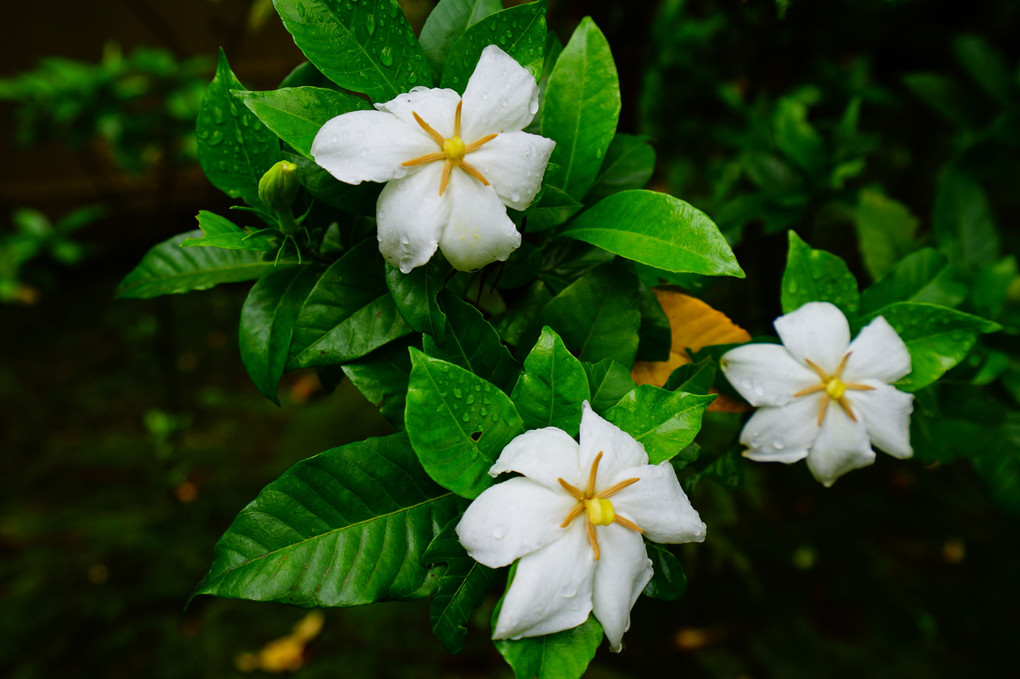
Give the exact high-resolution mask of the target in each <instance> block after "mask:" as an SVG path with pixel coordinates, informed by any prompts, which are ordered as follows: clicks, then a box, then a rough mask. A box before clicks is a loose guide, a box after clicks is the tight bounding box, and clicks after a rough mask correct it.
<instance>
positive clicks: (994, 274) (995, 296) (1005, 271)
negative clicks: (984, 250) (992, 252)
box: [970, 255, 1018, 319]
mask: <svg viewBox="0 0 1020 679" xmlns="http://www.w3.org/2000/svg"><path fill="white" fill-rule="evenodd" d="M1017 275H1018V273H1017V261H1016V257H1014V256H1013V255H1010V256H1008V257H1003V258H1002V259H1000V260H998V261H996V262H993V263H991V264H989V265H987V266H983V267H981V268H980V269H978V270H977V271H976V272H975V274H974V278H973V279H972V280H971V288H970V302H971V304H972V305H973V308H974V311H975V313H978V314H981V315H983V316H986V317H987V318H995V319H997V318H999V317H1000V316H1001V315H1002V314H1003V312H1004V311H1005V310H1006V309H1007V308H1008V307H1009V306H1010V304H1011V301H1012V300H1013V299H1014V298H1015V297H1016V294H1015V293H1014V292H1013V291H1014V290H1015V289H1016V288H1015V286H1016V285H1018V283H1017Z"/></svg>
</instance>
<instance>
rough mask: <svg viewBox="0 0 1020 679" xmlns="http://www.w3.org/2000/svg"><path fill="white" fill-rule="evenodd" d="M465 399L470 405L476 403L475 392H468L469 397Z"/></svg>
mask: <svg viewBox="0 0 1020 679" xmlns="http://www.w3.org/2000/svg"><path fill="white" fill-rule="evenodd" d="M464 401H465V403H467V404H468V405H471V404H472V403H474V402H475V396H474V394H468V396H467V398H466V399H465V400H464ZM483 415H484V413H483Z"/></svg>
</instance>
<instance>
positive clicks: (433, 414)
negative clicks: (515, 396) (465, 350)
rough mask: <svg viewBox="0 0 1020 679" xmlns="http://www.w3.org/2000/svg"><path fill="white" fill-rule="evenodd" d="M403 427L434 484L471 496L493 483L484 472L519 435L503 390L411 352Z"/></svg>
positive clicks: (520, 428)
mask: <svg viewBox="0 0 1020 679" xmlns="http://www.w3.org/2000/svg"><path fill="white" fill-rule="evenodd" d="M410 351H411V379H410V383H409V384H408V387H407V410H406V411H405V414H404V424H405V426H406V428H407V434H408V436H409V437H410V438H411V445H412V446H414V450H415V452H416V453H417V454H418V459H419V460H421V463H422V465H423V466H424V467H425V470H426V471H427V472H428V474H429V476H431V477H432V478H433V479H434V480H435V481H436V483H438V484H439V485H441V486H443V487H444V488H449V489H450V490H452V491H453V492H455V493H457V494H458V495H462V496H464V497H467V498H475V497H478V495H479V494H480V493H481V492H482V491H483V490H485V489H486V488H488V487H489V486H490V485H492V479H491V478H490V477H489V474H488V471H489V468H490V467H491V466H492V464H493V463H494V462H495V461H496V458H497V457H499V454H500V452H502V450H503V448H504V447H505V446H506V444H508V443H509V442H510V440H511V439H513V438H514V437H515V436H517V435H518V434H520V433H521V432H522V431H523V423H522V421H521V416H520V415H518V414H517V410H516V409H515V408H514V404H513V402H512V401H511V400H510V398H509V397H508V396H507V395H506V394H504V393H503V392H502V391H500V390H499V389H497V388H496V387H495V386H493V385H492V384H490V383H489V382H486V381H485V380H483V379H482V378H480V377H478V376H477V375H475V374H474V373H470V372H468V371H467V370H464V369H463V368H461V367H460V366H457V365H454V364H453V363H448V362H447V361H443V360H440V359H437V358H431V357H429V356H426V355H425V354H423V353H421V352H420V351H418V350H416V349H411V350H410Z"/></svg>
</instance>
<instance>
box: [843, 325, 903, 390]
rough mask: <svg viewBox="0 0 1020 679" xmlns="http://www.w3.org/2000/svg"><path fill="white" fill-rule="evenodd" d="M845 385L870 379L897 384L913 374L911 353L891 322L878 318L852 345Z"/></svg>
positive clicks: (859, 334) (845, 374) (862, 331)
mask: <svg viewBox="0 0 1020 679" xmlns="http://www.w3.org/2000/svg"><path fill="white" fill-rule="evenodd" d="M849 351H850V358H848V359H847V362H846V369H845V370H844V371H843V381H844V382H859V381H862V380H866V379H868V378H874V379H878V380H882V381H883V382H895V381H896V380H898V379H900V378H901V377H903V376H904V375H906V374H907V373H909V372H910V352H909V351H907V345H906V344H904V343H903V340H902V339H900V336H899V335H898V334H896V331H895V330H893V328H892V326H891V325H889V322H888V321H887V320H885V319H884V318H883V317H881V316H879V317H878V318H876V319H875V320H873V321H872V322H871V323H868V324H867V325H866V326H864V329H862V330H861V331H860V332H859V333H858V334H857V337H856V338H854V341H853V342H851V343H850V349H849Z"/></svg>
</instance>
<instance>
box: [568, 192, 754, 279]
mask: <svg viewBox="0 0 1020 679" xmlns="http://www.w3.org/2000/svg"><path fill="white" fill-rule="evenodd" d="M563 235H564V236H569V237H571V238H576V239H577V240H582V241H584V242H586V243H591V244H592V245H597V246H599V247H600V248H602V249H604V250H608V251H609V252H613V253H615V254H618V255H622V256H623V257H626V258H627V259H632V260H634V261H636V262H641V263H642V264H648V265H649V266H654V267H656V268H658V269H665V270H666V271H674V272H689V273H699V274H704V275H709V276H737V277H738V278H743V277H744V272H743V271H742V270H741V268H740V266H739V265H738V264H737V260H736V258H735V257H734V256H733V251H732V250H731V249H730V246H729V243H727V242H726V238H725V237H724V236H723V235H722V233H720V232H719V227H717V226H716V225H715V223H714V222H713V221H712V220H711V219H709V218H708V216H707V215H706V214H705V213H704V212H702V211H701V210H698V209H697V208H695V207H693V206H691V205H689V204H687V203H685V202H684V201H682V200H680V199H678V198H674V197H673V196H670V195H668V194H665V193H659V192H658V191H644V190H642V191H622V192H620V193H615V194H613V195H611V196H609V197H608V198H606V199H604V200H602V201H600V202H599V203H598V204H597V205H595V206H594V207H593V208H591V209H589V210H586V211H585V212H583V213H581V214H580V215H579V216H578V217H577V218H576V219H574V221H573V222H572V223H571V224H570V226H569V227H567V229H566V230H565V231H564V232H563Z"/></svg>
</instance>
